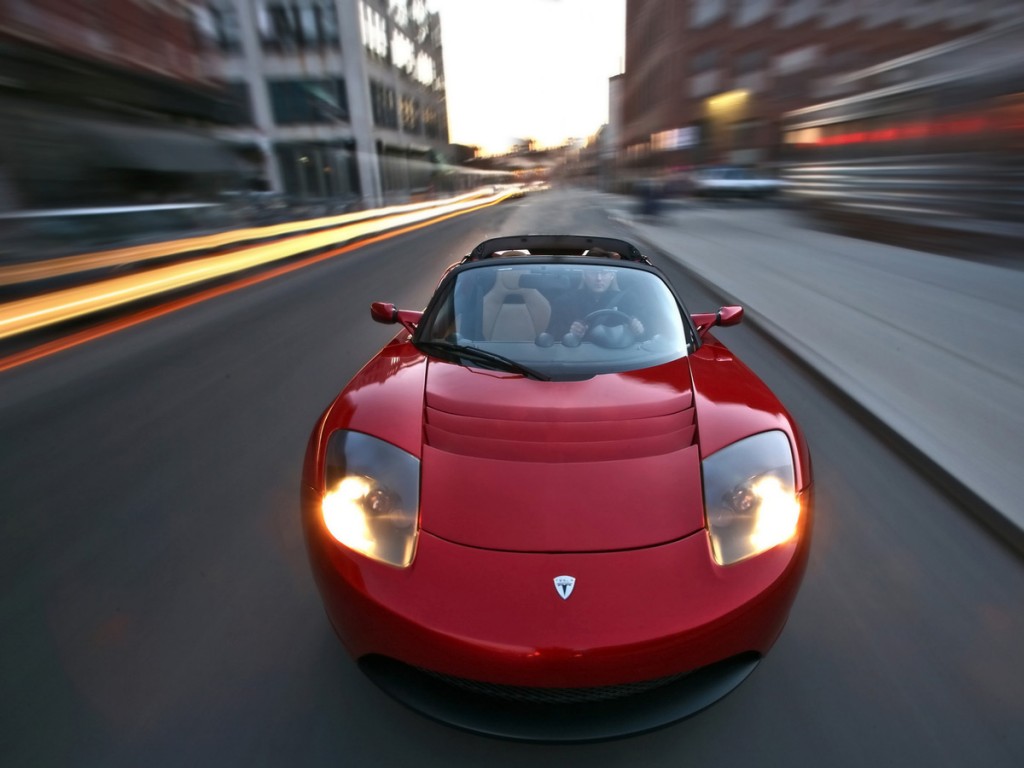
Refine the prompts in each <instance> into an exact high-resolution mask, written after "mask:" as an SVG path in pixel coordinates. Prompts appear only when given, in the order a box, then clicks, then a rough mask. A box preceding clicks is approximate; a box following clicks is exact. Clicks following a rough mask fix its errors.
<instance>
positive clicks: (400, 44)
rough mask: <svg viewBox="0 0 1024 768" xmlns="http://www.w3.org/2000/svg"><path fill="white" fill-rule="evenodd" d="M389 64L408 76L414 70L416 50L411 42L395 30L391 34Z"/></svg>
mask: <svg viewBox="0 0 1024 768" xmlns="http://www.w3.org/2000/svg"><path fill="white" fill-rule="evenodd" d="M391 63H392V64H393V65H394V66H395V68H396V69H399V70H401V71H402V72H405V73H406V74H408V75H411V74H412V73H413V72H414V71H415V70H416V49H415V47H414V46H413V44H412V40H410V39H409V38H408V36H406V35H405V34H403V33H402V32H400V31H399V30H397V29H396V30H394V31H393V32H392V33H391Z"/></svg>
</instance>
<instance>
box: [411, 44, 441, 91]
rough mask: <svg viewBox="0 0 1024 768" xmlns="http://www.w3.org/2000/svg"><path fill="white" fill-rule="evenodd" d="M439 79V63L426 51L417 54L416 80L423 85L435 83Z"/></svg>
mask: <svg viewBox="0 0 1024 768" xmlns="http://www.w3.org/2000/svg"><path fill="white" fill-rule="evenodd" d="M436 79H437V65H436V64H434V59H433V58H431V56H430V54H428V53H427V52H426V51H420V52H419V53H418V54H417V55H416V80H418V81H419V82H420V83H422V84H423V85H433V84H434V81H435V80H436Z"/></svg>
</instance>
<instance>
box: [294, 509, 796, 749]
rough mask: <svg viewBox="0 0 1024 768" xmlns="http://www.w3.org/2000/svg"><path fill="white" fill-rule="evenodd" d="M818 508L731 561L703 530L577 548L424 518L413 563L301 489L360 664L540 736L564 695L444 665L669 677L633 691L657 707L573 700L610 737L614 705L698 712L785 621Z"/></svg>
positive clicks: (539, 683) (419, 700)
mask: <svg viewBox="0 0 1024 768" xmlns="http://www.w3.org/2000/svg"><path fill="white" fill-rule="evenodd" d="M805 509H807V511H808V514H807V515H805V519H804V521H803V524H802V527H801V531H800V534H799V535H798V536H797V537H796V538H795V539H793V540H792V541H790V542H789V543H787V544H785V545H781V546H779V547H776V548H775V549H773V550H770V551H768V552H766V553H764V554H762V555H759V556H757V557H754V558H751V559H749V560H746V561H743V562H740V563H737V564H735V565H731V566H728V567H721V566H718V565H717V564H715V563H714V561H713V560H712V557H711V549H710V543H709V541H708V537H707V533H706V532H705V531H700V532H698V533H696V534H694V535H691V536H688V537H686V538H683V539H680V540H677V541H674V542H671V543H668V544H664V545H662V546H657V547H651V548H647V549H634V550H625V551H616V552H602V553H571V554H532V553H515V552H501V551H494V550H482V549H476V548H471V547H464V546H460V545H456V544H453V543H451V542H448V541H445V540H443V539H440V538H437V537H435V536H432V535H431V534H429V533H427V532H425V531H421V532H420V537H419V543H418V549H417V553H416V557H415V560H414V562H413V564H412V565H411V566H410V567H409V568H406V569H397V568H392V567H389V566H386V565H382V564H380V563H377V562H374V561H371V560H368V559H366V558H364V557H361V556H359V555H356V554H353V553H352V552H350V551H349V550H347V549H346V548H344V547H342V546H341V545H339V544H337V543H336V542H335V541H334V540H333V539H332V538H331V537H330V536H329V534H327V533H326V531H325V530H324V529H323V527H322V525H321V523H320V516H319V513H318V510H319V495H318V494H316V493H315V492H314V491H312V490H311V489H305V490H304V496H303V522H304V527H305V533H306V541H307V546H308V549H309V554H310V559H311V563H312V567H313V573H314V576H315V578H316V581H317V585H318V587H319V589H320V593H321V596H322V598H323V602H324V606H325V609H326V611H327V614H328V617H329V618H330V620H331V623H332V625H333V626H334V628H335V631H336V632H337V634H338V636H339V637H340V638H341V640H342V642H343V643H344V645H345V646H346V648H347V649H348V651H349V652H350V653H351V654H352V656H353V657H354V658H355V659H357V660H358V661H359V662H360V665H361V666H362V667H363V669H364V670H365V671H366V672H367V673H368V674H369V675H370V676H371V677H372V678H373V679H374V680H376V681H377V682H378V684H380V685H381V686H382V687H383V688H384V689H385V690H387V691H389V692H390V693H392V694H393V695H395V696H396V697H398V698H400V699H401V700H403V701H404V702H406V703H408V704H410V705H411V706H413V707H414V708H416V709H419V710H420V711H424V712H426V713H428V714H431V715H432V716H434V717H437V718H438V719H442V720H444V721H445V722H450V723H453V724H455V725H459V726H461V727H465V728H470V729H471V730H477V731H482V732H484V733H493V734H495V735H502V736H508V737H511V738H531V739H532V738H546V737H545V736H544V735H543V734H544V733H546V732H548V730H549V729H548V727H547V725H545V716H544V711H545V710H546V709H549V708H550V707H554V706H558V707H559V711H560V712H562V716H565V712H564V711H563V710H562V709H561V707H564V706H565V705H564V704H557V705H556V704H546V703H544V702H539V703H538V702H536V701H525V702H524V701H519V702H511V703H510V702H509V700H508V699H507V698H503V697H494V696H488V695H487V694H486V693H482V692H480V691H479V690H467V687H466V686H453V685H451V684H450V683H451V680H446V679H445V678H455V679H458V680H459V681H468V682H470V683H474V682H479V683H483V684H485V687H486V686H506V687H519V688H538V689H549V690H552V691H555V690H557V689H561V690H568V691H572V690H579V689H589V690H595V689H598V688H602V687H607V686H622V685H630V684H634V683H638V682H645V681H661V680H663V679H668V682H666V683H665V684H663V685H658V686H656V687H652V689H651V690H649V691H646V692H644V693H641V694H637V695H635V696H630V697H628V698H629V702H630V704H631V705H632V704H634V703H640V702H641V701H645V702H646V703H648V704H652V705H654V706H652V707H651V708H650V709H651V710H652V711H654V710H656V711H660V712H661V714H656V715H654V716H651V717H645V716H641V715H640V714H639V711H640V709H644V708H643V707H640V708H638V710H637V712H638V714H637V717H636V718H629V717H626V718H625V719H623V714H622V712H621V708H619V707H617V706H616V704H617V702H616V701H604V702H602V701H597V702H582V703H579V704H576V703H574V704H572V705H571V707H572V708H573V709H574V710H575V711H582V712H585V713H587V714H586V716H584V717H580V718H576V717H575V716H574V717H573V719H574V720H575V719H579V720H580V722H581V723H586V722H587V721H588V718H590V722H594V723H597V722H600V723H604V727H603V728H604V730H608V727H609V726H611V727H610V731H609V733H610V735H612V736H614V735H616V734H617V733H619V732H620V731H621V730H622V729H621V728H618V727H614V726H613V724H614V722H616V721H617V719H618V720H621V721H622V723H623V728H625V727H629V728H634V729H639V730H648V729H650V728H652V727H658V725H662V724H665V722H671V721H672V720H677V719H679V718H680V717H685V716H687V715H688V714H693V712H695V711H698V710H699V709H701V708H703V707H704V706H707V704H710V703H711V702H712V701H714V700H716V699H717V698H720V697H721V696H722V695H724V694H725V693H727V692H728V691H729V690H732V688H733V687H735V686H736V685H738V684H739V682H741V681H742V680H743V679H744V678H745V677H746V676H747V675H748V674H749V673H750V672H751V671H752V669H753V668H754V666H756V664H757V660H758V659H759V658H760V657H761V656H763V655H764V654H765V653H766V652H767V651H768V650H769V648H770V647H771V646H772V645H773V644H774V642H775V640H776V638H777V637H778V634H779V632H781V630H782V627H783V625H784V624H785V621H786V618H787V616H788V614H789V610H790V607H791V605H792V603H793V600H794V599H795V596H796V592H797V589H798V587H799V583H800V580H801V578H802V575H803V571H804V569H805V567H806V561H807V552H808V541H807V538H808V533H809V531H808V530H807V521H808V520H809V512H810V505H809V504H808V505H807V506H806V507H805ZM562 575H571V576H573V577H575V579H576V586H575V589H574V591H573V592H572V594H571V596H570V597H569V598H568V599H563V598H562V597H561V596H560V595H559V593H558V591H557V590H556V589H555V586H554V578H555V577H557V576H562ZM421 670H426V671H427V674H423V673H421ZM684 673H689V674H685V676H681V675H684ZM677 676H681V677H678V679H675V678H676V677H677ZM485 700H491V701H492V704H490V705H485V704H484V703H483V702H484V701H485ZM446 701H447V702H448V703H447V704H446V703H445V702H446ZM460 711H461V712H469V713H471V715H472V716H471V717H467V716H466V715H457V712H460ZM531 712H532V713H533V714H534V715H536V713H537V712H540V713H541V716H540V717H539V719H538V718H537V717H535V716H530V717H528V715H530V713H531ZM612 712H615V714H614V715H613V714H611V713H612ZM517 713H518V714H517ZM513 715H514V716H513ZM555 716H556V714H555V712H554V711H549V712H548V713H547V718H546V719H547V720H550V719H551V718H554V717H555ZM666 717H667V718H669V719H668V720H665V718H666ZM641 720H642V722H641ZM517 721H524V722H525V721H529V722H526V725H522V726H520V727H519V731H518V732H519V733H520V734H521V735H519V736H517V735H516V733H513V732H507V731H509V728H511V726H510V725H508V724H509V723H513V722H517ZM627 722H628V723H632V725H630V726H626V725H625V724H626V723H627ZM502 723H505V724H506V725H504V726H503V725H501V724H502ZM538 723H539V725H538ZM562 726H564V727H561V726H560V727H556V728H554V732H556V733H562V734H563V735H564V734H566V733H570V734H571V733H578V734H579V735H578V736H573V737H569V738H561V739H559V740H570V741H572V740H585V739H592V738H607V737H608V734H606V735H605V736H599V735H596V731H595V729H592V728H588V727H583V726H579V727H577V726H572V727H570V726H569V725H568V723H565V724H562ZM601 730H602V728H597V731H601Z"/></svg>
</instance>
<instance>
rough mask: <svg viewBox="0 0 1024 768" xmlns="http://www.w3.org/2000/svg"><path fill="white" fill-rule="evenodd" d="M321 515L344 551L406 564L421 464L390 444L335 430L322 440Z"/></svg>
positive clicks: (416, 513) (416, 512) (414, 534)
mask: <svg viewBox="0 0 1024 768" xmlns="http://www.w3.org/2000/svg"><path fill="white" fill-rule="evenodd" d="M324 475H325V476H324V488H325V489H326V490H325V492H324V498H323V502H322V503H321V513H322V515H323V520H324V525H325V526H326V527H327V530H328V531H329V532H330V534H331V536H333V537H334V538H335V539H337V540H338V541H339V542H340V543H342V544H344V545H345V546H346V547H348V548H349V549H352V550H355V551H356V552H359V553H360V554H363V555H366V556H367V557H370V558H373V559H374V560H380V561H381V562H384V563H389V564H390V565H397V566H399V567H402V568H404V567H406V566H408V565H409V564H410V563H412V558H413V555H414V554H415V552H416V537H417V535H418V530H419V525H418V523H419V519H418V518H419V507H420V463H419V460H418V459H416V457H415V456H412V455H410V454H408V453H406V452H405V451H403V450H401V449H400V448H396V447H395V446H393V445H391V444H390V443H385V442H384V441H382V440H378V439H377V438H375V437H370V436H369V435H364V434H362V433H360V432H349V431H346V430H339V431H337V432H334V433H333V434H332V435H331V436H330V438H329V440H328V442H327V457H326V466H325V469H324Z"/></svg>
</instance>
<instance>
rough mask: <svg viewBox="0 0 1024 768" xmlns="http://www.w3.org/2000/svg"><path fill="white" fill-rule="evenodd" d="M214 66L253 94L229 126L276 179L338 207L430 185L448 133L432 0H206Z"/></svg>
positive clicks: (232, 86) (258, 169) (209, 68)
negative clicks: (431, 8) (231, 125)
mask: <svg viewBox="0 0 1024 768" xmlns="http://www.w3.org/2000/svg"><path fill="white" fill-rule="evenodd" d="M196 30H197V33H198V36H199V39H200V40H201V44H202V47H203V52H204V53H203V65H204V71H205V72H206V74H207V75H209V76H210V77H214V78H216V79H219V80H222V81H223V82H225V83H226V86H227V88H228V90H229V91H230V92H231V93H232V94H233V97H234V98H235V100H236V102H237V103H238V104H240V105H242V107H243V109H242V110H241V113H240V119H239V121H238V123H237V124H236V125H234V126H233V127H232V128H231V129H229V130H226V131H224V132H222V135H224V136H225V137H227V138H229V139H230V140H231V141H233V142H234V143H235V144H236V145H238V146H239V147H240V148H242V149H243V151H244V152H245V154H246V155H247V157H248V158H249V159H250V161H251V162H252V163H253V169H254V175H255V176H256V177H258V178H259V183H260V184H261V185H262V186H263V187H264V188H266V189H268V190H272V191H275V192H280V193H284V194H286V195H288V196H289V197H292V198H299V199H303V200H309V201H314V200H315V201H325V202H327V203H328V204H330V205H333V206H339V205H344V204H345V203H346V202H347V203H354V202H355V201H361V202H363V203H365V204H367V205H377V204H379V203H381V202H384V201H388V200H399V199H407V198H408V197H410V196H414V195H417V194H420V193H425V192H427V191H429V190H430V189H431V188H432V185H433V184H434V183H435V182H436V180H437V179H438V178H439V176H440V168H441V164H442V163H441V157H442V154H441V153H442V152H443V150H444V149H445V148H446V146H447V143H448V125H447V113H446V107H445V90H444V70H443V64H442V51H441V27H440V19H439V17H438V14H436V13H433V12H430V11H429V10H428V9H427V7H426V2H425V0H207V2H203V3H197V4H196Z"/></svg>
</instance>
